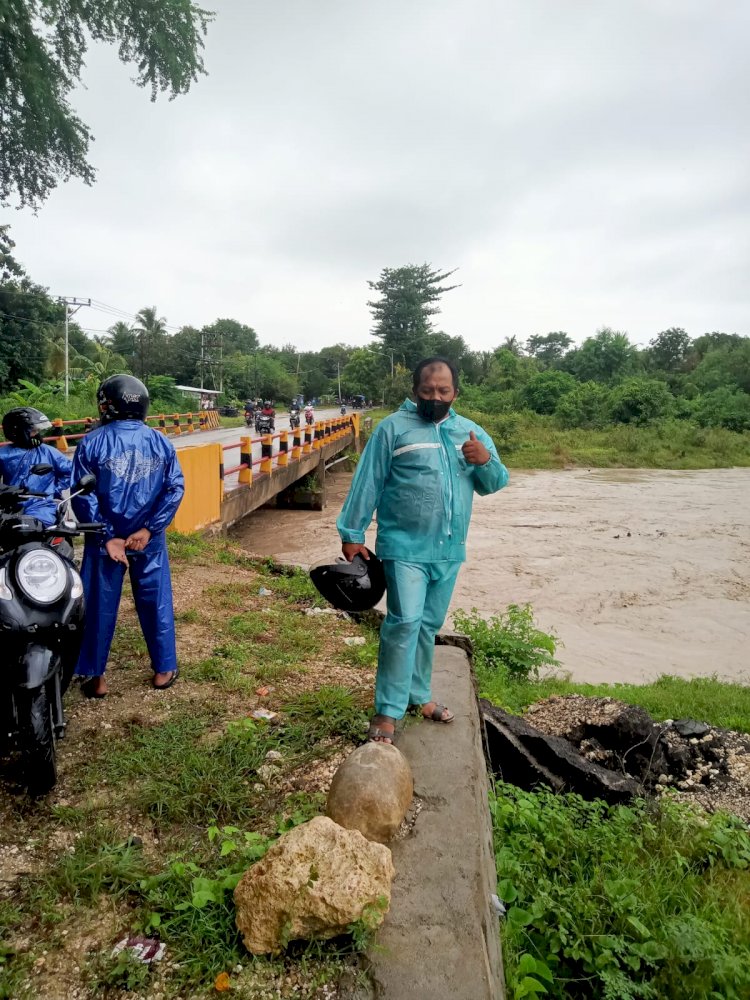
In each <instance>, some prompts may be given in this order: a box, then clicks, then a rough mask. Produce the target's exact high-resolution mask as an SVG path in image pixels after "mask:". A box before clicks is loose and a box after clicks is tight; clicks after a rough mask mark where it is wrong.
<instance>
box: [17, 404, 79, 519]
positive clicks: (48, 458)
mask: <svg viewBox="0 0 750 1000" xmlns="http://www.w3.org/2000/svg"><path fill="white" fill-rule="evenodd" d="M51 428H52V424H51V423H50V421H49V419H48V418H47V416H46V415H45V414H44V413H42V412H41V410H37V409H35V408H34V407H33V406H16V407H14V409H12V410H8V412H7V413H6V414H5V416H4V417H3V434H4V435H5V439H6V441H9V442H10V444H8V445H6V446H5V447H4V448H0V478H1V479H2V481H3V483H4V484H5V485H6V486H25V487H26V488H27V489H29V490H30V491H31V492H32V493H43V494H44V496H43V497H33V498H32V499H31V500H26V501H25V503H24V505H23V513H24V514H28V515H29V516H30V517H37V518H39V520H40V521H42V522H43V524H46V525H47V526H48V527H49V526H50V525H52V524H54V523H55V514H56V513H57V504H56V503H55V499H58V500H59V499H60V498H61V497H62V491H63V490H66V489H67V488H68V487H69V486H70V468H71V463H70V459H69V458H66V456H65V455H63V453H62V452H61V451H58V449H57V448H53V447H51V446H50V445H48V444H44V441H43V438H44V437H45V435H47V434H48V433H49V431H50V430H51ZM35 465H51V466H52V471H51V472H47V473H44V474H43V475H41V476H35V475H32V474H31V469H32V468H33V467H34V466H35Z"/></svg>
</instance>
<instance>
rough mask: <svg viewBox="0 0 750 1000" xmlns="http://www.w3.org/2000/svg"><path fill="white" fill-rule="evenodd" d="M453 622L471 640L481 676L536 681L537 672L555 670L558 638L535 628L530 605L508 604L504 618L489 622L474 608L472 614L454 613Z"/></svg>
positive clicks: (494, 617)
mask: <svg viewBox="0 0 750 1000" xmlns="http://www.w3.org/2000/svg"><path fill="white" fill-rule="evenodd" d="M453 621H454V624H455V626H456V628H457V629H458V630H459V632H463V633H464V634H465V635H468V636H469V638H470V639H471V641H472V643H473V646H474V662H475V665H476V668H477V672H478V674H480V675H482V674H488V673H489V674H492V673H494V672H500V674H501V675H502V676H504V677H508V678H513V679H517V678H524V679H526V678H531V679H536V678H537V677H538V676H539V674H540V671H542V670H545V669H548V668H550V667H556V666H558V662H557V660H556V659H555V651H556V649H557V641H558V640H557V636H555V635H551V634H548V633H547V632H542V631H541V630H540V629H538V628H537V627H536V625H535V624H534V613H533V611H532V610H531V605H529V604H526V605H524V606H523V607H519V605H517V604H509V605H508V608H507V610H506V611H505V612H504V613H503V614H500V615H496V616H493V617H492V618H489V619H484V618H482V617H481V615H480V614H479V612H478V611H477V610H476V608H472V611H471V614H467V612H465V611H456V612H454V614H453Z"/></svg>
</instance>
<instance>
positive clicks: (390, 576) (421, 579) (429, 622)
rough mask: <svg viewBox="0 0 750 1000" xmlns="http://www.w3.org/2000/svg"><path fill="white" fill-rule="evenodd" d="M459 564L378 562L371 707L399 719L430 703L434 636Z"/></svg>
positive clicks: (440, 622) (440, 624)
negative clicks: (381, 608)
mask: <svg viewBox="0 0 750 1000" xmlns="http://www.w3.org/2000/svg"><path fill="white" fill-rule="evenodd" d="M461 565H462V564H461V563H460V562H433V563H409V562H401V561H400V560H395V559H386V560H384V561H383V568H384V570H385V579H386V585H387V588H388V589H387V607H388V613H387V614H386V616H385V620H384V622H383V624H382V626H381V628H380V652H379V655H378V673H377V676H376V678H375V711H376V712H377V713H378V715H389V716H391V718H394V719H401V718H403V716H404V715H405V714H406V709H407V708H408V707H409V705H424V704H426V703H427V702H428V701H432V692H431V683H432V661H433V658H434V655H435V634H436V632H437V631H438V630H439V629H440V628H441V626H442V624H443V622H444V621H445V616H446V614H447V613H448V605H449V604H450V600H451V596H452V595H453V588H454V586H455V584H456V577H457V576H458V571H459V570H460V569H461Z"/></svg>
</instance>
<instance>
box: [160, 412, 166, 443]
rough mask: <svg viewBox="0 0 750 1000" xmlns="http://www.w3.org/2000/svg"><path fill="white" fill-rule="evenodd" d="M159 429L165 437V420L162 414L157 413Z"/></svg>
mask: <svg viewBox="0 0 750 1000" xmlns="http://www.w3.org/2000/svg"><path fill="white" fill-rule="evenodd" d="M159 430H160V431H161V433H162V434H163V435H164V436H165V437H166V436H167V421H166V420H165V419H164V414H163V413H160V414H159Z"/></svg>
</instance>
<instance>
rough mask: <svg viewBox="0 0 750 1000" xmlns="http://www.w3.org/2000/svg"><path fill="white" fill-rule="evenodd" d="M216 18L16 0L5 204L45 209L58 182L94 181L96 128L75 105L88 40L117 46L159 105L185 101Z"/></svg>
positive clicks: (6, 116)
mask: <svg viewBox="0 0 750 1000" xmlns="http://www.w3.org/2000/svg"><path fill="white" fill-rule="evenodd" d="M212 18H213V15H212V14H211V12H210V11H207V10H203V9H202V8H201V7H198V6H196V4H194V3H192V2H191V0H109V2H107V3H92V2H91V0H65V2H61V0H11V2H6V3H4V4H3V11H2V17H0V78H2V81H3V83H2V87H0V203H4V204H7V202H8V199H9V197H10V196H11V195H12V194H13V193H15V194H16V195H17V196H18V198H19V199H20V203H21V205H29V206H32V207H37V206H39V205H40V204H41V203H42V202H43V201H44V200H45V198H47V197H48V196H49V194H50V193H51V192H52V190H53V189H54V188H55V187H56V186H57V183H58V181H59V180H63V181H66V180H68V179H69V178H71V177H78V178H80V179H81V180H82V181H83V182H84V183H85V184H91V183H93V181H94V174H95V171H94V169H93V167H91V165H90V164H89V163H88V160H87V157H88V149H89V143H90V141H91V139H92V135H91V132H90V131H89V129H88V127H87V126H86V125H85V124H84V123H83V122H82V121H81V120H80V118H78V117H77V115H76V114H75V113H74V111H73V109H72V107H71V105H70V103H69V97H70V94H71V92H72V91H73V90H74V88H75V87H76V86H77V85H78V84H79V82H80V80H81V74H82V69H83V65H84V57H85V55H86V49H87V46H88V42H89V39H93V40H94V41H95V42H106V43H108V44H116V45H117V46H118V52H119V56H120V59H121V60H122V61H123V62H124V63H129V64H131V65H134V66H135V68H136V76H135V82H136V83H137V85H138V86H140V87H148V88H150V90H151V100H152V101H153V100H156V97H157V95H158V94H159V93H160V92H161V93H168V94H169V96H170V98H173V97H177V96H178V95H179V94H185V93H187V92H188V90H189V89H190V86H191V84H192V83H194V82H196V81H197V79H198V76H199V75H200V74H201V73H205V69H204V66H203V59H202V56H201V50H202V48H203V36H204V35H205V33H206V30H207V27H208V24H209V22H210V21H211V20H212Z"/></svg>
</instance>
